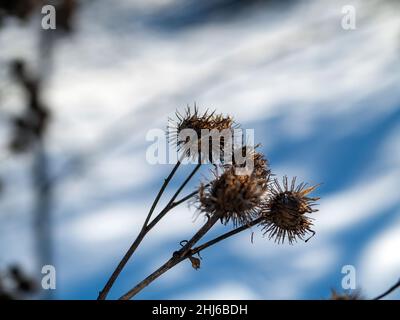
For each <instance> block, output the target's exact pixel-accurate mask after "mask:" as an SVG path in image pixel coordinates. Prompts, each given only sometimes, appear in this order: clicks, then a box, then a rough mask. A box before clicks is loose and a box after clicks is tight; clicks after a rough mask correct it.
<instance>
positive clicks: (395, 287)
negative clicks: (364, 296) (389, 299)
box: [372, 279, 400, 300]
mask: <svg viewBox="0 0 400 320" xmlns="http://www.w3.org/2000/svg"><path fill="white" fill-rule="evenodd" d="M399 287H400V279H399V280H398V281H397V282H396V283H395V284H394V285H393V286H392V287H390V288H389V289H388V290H386V291H385V292H384V293H382V294H380V295H379V296H377V297H376V298H374V299H372V300H380V299H382V298H384V297H386V296H387V295H389V294H390V293H392V292H393V291H394V290H396V289H397V288H399Z"/></svg>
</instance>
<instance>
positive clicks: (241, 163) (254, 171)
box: [224, 144, 271, 190]
mask: <svg viewBox="0 0 400 320" xmlns="http://www.w3.org/2000/svg"><path fill="white" fill-rule="evenodd" d="M259 146H260V145H259V144H257V145H256V146H255V147H252V146H248V145H245V146H243V147H240V148H237V149H235V150H234V151H233V159H232V163H230V164H226V165H224V167H225V168H230V167H233V168H235V169H236V168H239V169H247V168H250V169H251V170H250V169H249V172H247V174H251V175H253V176H255V177H256V178H258V179H260V181H264V184H263V185H264V189H265V190H266V189H267V187H268V183H269V181H270V178H271V170H270V168H269V163H268V160H267V159H266V158H265V156H264V155H263V154H262V153H260V152H258V151H257V150H256V149H257V148H258V147H259ZM250 164H251V165H250ZM242 173H244V172H242Z"/></svg>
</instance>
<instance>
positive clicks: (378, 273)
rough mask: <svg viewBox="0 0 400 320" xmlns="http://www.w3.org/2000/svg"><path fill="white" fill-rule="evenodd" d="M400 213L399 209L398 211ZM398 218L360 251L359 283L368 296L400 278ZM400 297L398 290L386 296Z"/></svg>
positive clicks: (399, 220) (382, 290)
mask: <svg viewBox="0 0 400 320" xmlns="http://www.w3.org/2000/svg"><path fill="white" fill-rule="evenodd" d="M398 213H399V214H400V211H399V212H398ZM399 248H400V219H399V218H397V220H396V221H395V222H394V223H393V224H392V225H391V226H390V227H389V228H388V229H385V230H383V231H381V232H380V233H379V234H378V235H377V236H375V237H374V238H372V239H371V240H370V241H369V243H368V245H367V247H366V248H365V249H364V251H363V252H362V256H361V259H360V264H359V265H360V267H359V268H358V271H359V283H360V284H361V286H362V288H363V290H364V292H365V293H366V294H368V296H369V297H374V296H377V295H378V294H380V293H383V292H384V291H386V290H387V289H389V288H390V287H391V286H392V285H393V284H395V283H396V281H397V280H398V279H400V255H399ZM395 297H397V298H400V292H399V291H397V292H396V293H394V294H392V295H390V296H388V298H392V299H393V298H395Z"/></svg>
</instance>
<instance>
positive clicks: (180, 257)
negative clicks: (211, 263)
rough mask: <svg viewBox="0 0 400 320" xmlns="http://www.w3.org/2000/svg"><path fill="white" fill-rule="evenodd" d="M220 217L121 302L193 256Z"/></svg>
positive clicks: (212, 218)
mask: <svg viewBox="0 0 400 320" xmlns="http://www.w3.org/2000/svg"><path fill="white" fill-rule="evenodd" d="M218 219H219V217H218V216H214V217H211V218H209V220H208V221H207V222H206V223H205V224H204V225H203V226H202V227H201V228H200V229H199V231H197V232H196V234H195V235H194V236H193V237H192V238H191V239H190V240H189V241H188V242H187V243H186V244H185V245H184V246H183V247H182V248H181V249H180V250H179V251H176V252H174V254H173V256H172V258H171V259H169V260H168V261H167V262H166V263H165V264H163V265H162V266H161V267H160V268H158V269H157V270H156V271H154V272H153V273H152V274H150V275H149V276H148V277H147V278H145V279H144V280H143V281H141V282H139V283H138V284H137V285H136V286H135V287H133V288H132V289H131V290H129V291H128V292H127V293H125V294H124V295H123V296H121V297H120V300H129V299H131V298H132V297H134V296H135V295H136V294H137V293H139V292H140V291H141V290H143V289H144V288H145V287H147V286H148V285H149V284H150V283H152V282H153V281H154V280H156V279H157V278H158V277H160V276H161V275H163V274H164V273H165V272H167V271H168V270H170V269H172V268H173V267H174V266H176V265H177V264H178V263H180V262H181V261H183V260H185V259H186V258H188V257H189V256H191V255H192V254H191V250H190V249H191V247H192V246H194V245H195V244H196V243H197V242H198V241H199V240H200V239H201V238H202V237H203V236H204V235H205V234H206V233H207V232H208V231H209V230H210V229H211V228H212V226H213V225H214V224H215V223H216V222H217V221H218Z"/></svg>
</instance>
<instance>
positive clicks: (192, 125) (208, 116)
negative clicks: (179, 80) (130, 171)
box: [168, 105, 238, 160]
mask: <svg viewBox="0 0 400 320" xmlns="http://www.w3.org/2000/svg"><path fill="white" fill-rule="evenodd" d="M175 115H176V119H175V120H172V119H170V121H169V126H168V140H169V142H171V143H173V144H175V145H176V146H177V149H178V151H182V152H184V154H186V155H187V156H190V157H197V156H198V155H199V154H200V155H201V156H202V159H204V156H207V157H209V159H210V160H212V159H213V158H214V157H213V154H215V153H216V152H217V151H218V153H220V152H221V151H222V150H223V149H224V142H223V139H222V140H221V141H220V140H218V141H207V143H208V144H209V147H208V150H203V149H207V148H205V147H204V146H203V148H202V145H205V141H204V140H202V131H203V130H210V131H211V130H214V131H217V132H223V131H227V130H228V131H230V133H231V136H232V137H233V130H234V129H235V128H238V125H237V124H235V122H234V120H233V118H232V117H231V116H224V115H222V114H216V113H215V111H213V112H209V111H208V110H206V111H205V112H204V113H200V112H199V109H198V108H197V106H196V105H195V106H194V108H191V107H189V106H188V107H187V108H186V109H185V112H184V113H183V114H181V113H179V112H176V113H175ZM186 129H191V130H193V131H194V133H195V135H196V139H186V140H181V139H180V138H179V135H180V133H182V132H183V131H184V130H186ZM193 144H196V145H193ZM193 147H194V149H195V150H197V153H196V154H190V151H191V150H193Z"/></svg>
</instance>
